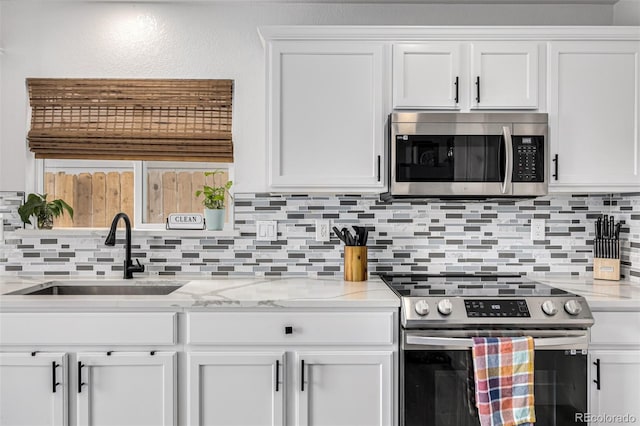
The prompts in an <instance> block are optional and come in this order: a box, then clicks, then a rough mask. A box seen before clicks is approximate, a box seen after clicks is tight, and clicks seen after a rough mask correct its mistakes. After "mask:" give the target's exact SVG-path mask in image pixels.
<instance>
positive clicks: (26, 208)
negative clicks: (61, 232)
mask: <svg viewBox="0 0 640 426" xmlns="http://www.w3.org/2000/svg"><path fill="white" fill-rule="evenodd" d="M65 211H66V212H67V213H68V214H69V217H70V218H71V220H73V208H72V207H71V206H70V205H69V204H67V203H66V202H64V200H61V199H57V200H53V201H47V194H29V195H28V196H27V201H26V202H25V203H24V204H23V205H21V206H20V207H19V208H18V214H19V215H20V219H22V221H23V222H24V223H31V224H32V225H37V227H38V229H51V228H53V218H54V217H58V216H61V215H63V214H64V212H65ZM34 217H35V219H36V223H35V224H34V223H33V222H32V218H34Z"/></svg>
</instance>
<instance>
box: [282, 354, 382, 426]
mask: <svg viewBox="0 0 640 426" xmlns="http://www.w3.org/2000/svg"><path fill="white" fill-rule="evenodd" d="M295 360H296V368H295V371H296V377H295V378H294V380H293V382H294V386H295V389H296V393H295V395H296V396H295V397H296V417H297V422H296V424H297V425H299V426H312V425H317V426H320V425H331V426H374V425H380V426H382V425H391V424H394V422H393V419H392V412H393V391H392V384H393V378H392V369H391V365H392V360H393V353H392V352H391V351H388V352H387V351H382V352H373V351H357V352H356V351H353V352H346V351H345V352H297V353H296V355H295Z"/></svg>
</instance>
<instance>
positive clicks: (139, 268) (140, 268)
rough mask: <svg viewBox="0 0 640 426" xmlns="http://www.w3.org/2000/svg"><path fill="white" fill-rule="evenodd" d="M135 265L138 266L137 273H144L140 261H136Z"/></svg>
mask: <svg viewBox="0 0 640 426" xmlns="http://www.w3.org/2000/svg"><path fill="white" fill-rule="evenodd" d="M136 263H137V264H138V268H137V269H138V272H144V265H143V264H141V263H140V260H138V259H136Z"/></svg>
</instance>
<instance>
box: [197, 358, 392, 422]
mask: <svg viewBox="0 0 640 426" xmlns="http://www.w3.org/2000/svg"><path fill="white" fill-rule="evenodd" d="M188 359H189V361H188V364H189V367H188V369H189V385H188V389H189V390H188V392H189V394H188V397H187V399H188V405H189V425H191V426H196V425H198V426H201V425H207V426H211V425H219V426H241V425H242V426H251V425H274V426H275V425H284V424H295V425H299V426H306V425H308V426H311V425H329V426H340V425H344V426H358V425H362V426H375V425H380V426H382V425H391V424H393V423H394V422H393V420H392V412H393V404H392V401H393V399H392V398H393V392H392V384H393V376H392V371H393V370H392V363H393V352H392V351H360V350H354V351H295V350H294V351H287V352H258V351H246V352H202V353H199V352H193V353H191V354H189V357H188ZM287 372H289V374H288V373H287ZM287 406H290V407H291V408H293V410H292V412H293V413H295V420H294V419H289V420H288V421H286V420H285V417H286V412H287Z"/></svg>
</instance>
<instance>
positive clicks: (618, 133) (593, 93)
mask: <svg viewBox="0 0 640 426" xmlns="http://www.w3.org/2000/svg"><path fill="white" fill-rule="evenodd" d="M639 54H640V43H638V42H637V41H599V42H596V41H563V42H552V43H550V52H549V96H548V97H549V129H550V140H551V156H550V158H551V161H553V163H552V164H551V175H552V176H551V180H550V190H552V191H565V192H575V191H585V192H625V191H627V192H628V191H632V192H633V191H638V190H639V189H640V145H639V142H638V139H639V136H640V122H639V121H640V109H639V107H640V105H639V100H640V73H639V69H638V62H639V57H638V56H639ZM556 156H557V157H556ZM556 168H557V175H556V172H555V170H556Z"/></svg>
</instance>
